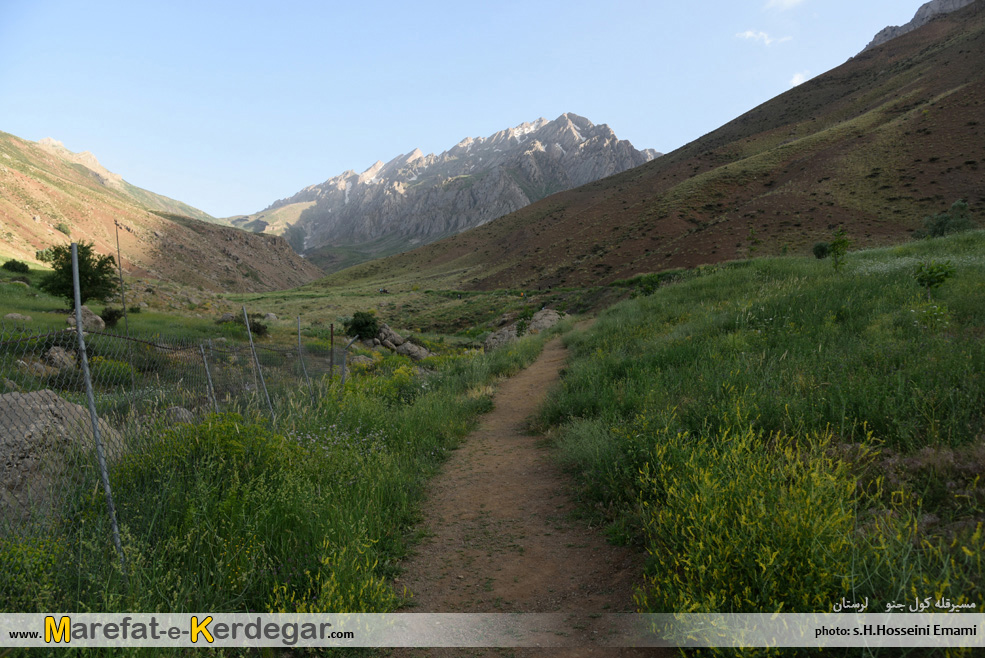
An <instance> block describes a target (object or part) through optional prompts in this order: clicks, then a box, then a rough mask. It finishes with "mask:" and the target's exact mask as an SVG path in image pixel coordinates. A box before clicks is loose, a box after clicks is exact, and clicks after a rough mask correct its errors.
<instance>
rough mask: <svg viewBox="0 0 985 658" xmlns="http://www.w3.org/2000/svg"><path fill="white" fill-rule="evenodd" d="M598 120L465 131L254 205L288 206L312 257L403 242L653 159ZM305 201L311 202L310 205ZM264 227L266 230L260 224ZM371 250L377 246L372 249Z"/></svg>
mask: <svg viewBox="0 0 985 658" xmlns="http://www.w3.org/2000/svg"><path fill="white" fill-rule="evenodd" d="M656 155H658V154H657V153H656V152H655V151H652V150H650V151H638V150H637V149H635V148H634V147H633V145H632V144H630V143H629V142H627V141H625V140H620V139H619V138H617V137H616V135H615V133H614V132H613V131H612V129H611V128H609V126H607V125H606V124H599V125H595V124H593V123H592V122H591V121H589V120H588V119H586V118H585V117H582V116H579V115H577V114H573V113H570V112H568V113H565V114H562V115H561V116H559V117H557V118H556V119H554V120H550V121H549V120H548V119H545V118H543V117H541V118H538V119H536V120H534V121H528V122H524V123H521V124H519V125H515V126H512V127H509V128H505V129H503V130H500V131H498V132H496V133H493V134H492V135H490V136H488V137H466V138H465V139H463V140H461V141H460V142H458V144H456V145H455V146H453V147H451V148H450V149H449V150H447V151H444V152H442V153H439V154H437V155H435V154H433V153H430V154H428V155H424V154H423V153H422V152H421V151H420V149H414V150H413V151H411V152H409V153H407V154H403V155H399V156H397V157H396V158H393V159H392V160H390V161H389V162H387V163H386V164H385V165H384V164H382V163H381V162H377V163H376V164H374V165H373V166H372V167H370V168H369V169H367V170H366V171H365V172H363V173H362V174H359V175H358V176H357V177H355V178H354V177H353V176H354V175H345V174H343V175H342V176H336V177H334V178H331V179H329V180H327V181H325V182H324V183H322V184H321V185H314V186H311V187H308V188H305V189H304V190H302V191H301V192H299V193H298V194H295V195H294V196H293V197H290V198H287V199H282V200H280V201H277V202H276V203H274V204H273V205H271V206H270V207H269V208H267V209H265V210H264V211H261V212H260V213H257V217H256V219H262V217H263V216H264V214H265V213H267V212H270V211H272V210H276V209H278V208H281V207H285V206H291V205H294V204H309V205H307V206H305V207H304V208H300V207H299V209H298V211H297V212H298V215H297V217H298V218H297V220H296V221H295V222H294V223H293V224H292V225H290V226H284V225H279V226H277V227H276V228H272V229H270V230H272V231H280V232H282V233H285V234H287V233H288V232H289V233H290V236H291V239H292V245H293V246H294V247H295V248H296V249H298V250H299V251H303V252H304V253H305V254H306V255H309V256H311V257H312V258H313V259H315V260H314V262H321V263H322V264H324V265H326V266H327V267H329V268H330V269H331V268H332V265H333V263H332V262H325V261H324V260H320V261H319V260H317V259H318V252H319V250H322V249H326V248H327V249H333V248H340V250H341V251H345V250H346V249H347V248H348V247H350V246H354V245H360V244H373V245H382V244H385V245H386V246H385V248H386V249H388V250H394V249H397V250H402V249H399V248H398V247H395V246H394V245H403V244H405V245H406V247H404V248H409V247H410V246H413V245H417V244H421V243H426V242H431V241H433V240H436V239H438V238H441V237H444V236H446V235H449V234H452V233H458V232H460V231H464V230H466V229H469V228H472V227H474V226H478V225H480V224H484V223H486V222H488V221H491V220H493V219H496V218H497V217H500V216H502V215H505V214H508V213H510V212H513V211H515V210H518V209H519V208H522V207H523V206H526V205H527V204H529V203H532V202H533V201H537V200H539V199H541V198H543V197H545V196H547V195H549V194H553V193H554V192H560V191H562V190H567V189H570V188H572V187H576V186H578V185H584V184H585V183H590V182H593V181H596V180H598V179H600V178H604V177H606V176H611V175H612V174H616V173H619V172H621V171H624V170H626V169H629V168H631V167H636V166H639V165H641V164H644V163H646V162H648V161H650V160H652V159H653V158H654V157H655V156H656ZM312 202H313V205H311V204H312ZM265 230H266V229H265ZM373 248H374V249H375V248H377V247H373Z"/></svg>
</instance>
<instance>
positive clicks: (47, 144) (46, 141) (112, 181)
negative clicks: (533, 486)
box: [37, 137, 123, 190]
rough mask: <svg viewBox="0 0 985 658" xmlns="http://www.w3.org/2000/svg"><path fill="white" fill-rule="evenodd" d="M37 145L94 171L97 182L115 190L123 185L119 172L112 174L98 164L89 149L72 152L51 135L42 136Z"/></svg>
mask: <svg viewBox="0 0 985 658" xmlns="http://www.w3.org/2000/svg"><path fill="white" fill-rule="evenodd" d="M37 145H38V146H39V147H41V149H42V150H44V151H47V152H48V153H51V154H52V155H55V156H58V157H59V158H62V159H63V160H68V161H69V162H72V163H75V164H80V165H82V166H83V167H85V168H86V169H88V170H90V171H91V172H92V173H94V174H95V175H96V177H97V178H98V179H99V182H100V183H102V184H103V185H105V186H106V187H112V188H113V189H117V190H118V189H120V188H122V187H123V177H122V176H120V175H119V174H114V173H113V172H112V171H110V170H109V169H107V168H106V167H104V166H102V165H101V164H99V160H97V159H96V156H95V155H93V154H92V153H90V152H89V151H82V152H81V153H73V152H72V151H69V150H68V149H67V148H65V145H64V144H62V143H61V142H60V141H58V140H57V139H54V138H52V137H44V138H42V139H40V140H39V141H38V142H37Z"/></svg>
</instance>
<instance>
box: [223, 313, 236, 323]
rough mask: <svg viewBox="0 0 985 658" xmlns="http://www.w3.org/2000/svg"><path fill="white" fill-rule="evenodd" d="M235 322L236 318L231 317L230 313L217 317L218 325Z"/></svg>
mask: <svg viewBox="0 0 985 658" xmlns="http://www.w3.org/2000/svg"><path fill="white" fill-rule="evenodd" d="M235 321H236V316H235V315H233V314H232V313H223V314H222V315H221V316H220V317H219V323H220V324H222V323H224V322H235Z"/></svg>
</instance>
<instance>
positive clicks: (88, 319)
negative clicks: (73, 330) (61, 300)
mask: <svg viewBox="0 0 985 658" xmlns="http://www.w3.org/2000/svg"><path fill="white" fill-rule="evenodd" d="M65 321H66V322H68V325H69V326H70V327H74V326H75V314H74V313H73V314H72V315H70V316H68V319H66V320H65ZM105 328H106V323H105V322H103V319H102V318H101V317H99V316H98V315H96V314H95V313H93V312H92V311H91V310H90V309H89V307H88V306H85V305H83V306H82V331H102V330H103V329H105Z"/></svg>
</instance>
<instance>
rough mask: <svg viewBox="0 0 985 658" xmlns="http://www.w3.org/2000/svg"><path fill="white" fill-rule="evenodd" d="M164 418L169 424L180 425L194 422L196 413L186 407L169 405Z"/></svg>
mask: <svg viewBox="0 0 985 658" xmlns="http://www.w3.org/2000/svg"><path fill="white" fill-rule="evenodd" d="M164 418H165V420H166V421H167V423H168V425H178V424H180V423H194V422H195V414H193V413H192V412H190V411H188V410H187V409H185V408H184V407H177V406H175V407H168V408H167V409H165V410H164Z"/></svg>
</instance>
